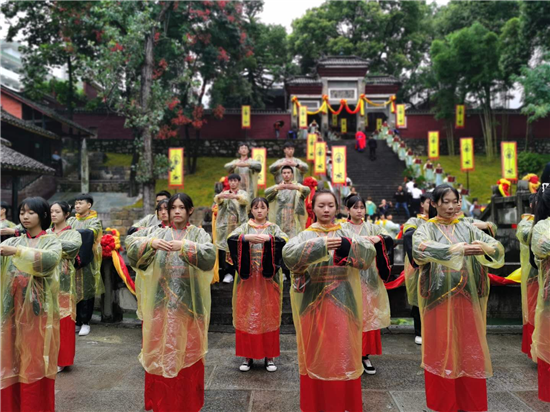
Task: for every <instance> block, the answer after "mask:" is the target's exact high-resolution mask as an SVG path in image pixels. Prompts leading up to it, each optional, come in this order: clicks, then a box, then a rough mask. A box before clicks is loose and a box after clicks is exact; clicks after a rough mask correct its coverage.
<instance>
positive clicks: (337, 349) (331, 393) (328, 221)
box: [283, 190, 376, 412]
mask: <svg viewBox="0 0 550 412" xmlns="http://www.w3.org/2000/svg"><path fill="white" fill-rule="evenodd" d="M312 206H313V211H314V213H315V216H316V219H317V222H316V223H314V224H313V225H311V226H310V227H309V228H308V229H306V230H305V231H303V232H301V233H300V234H299V235H298V236H296V237H294V238H292V239H291V240H290V241H289V242H288V243H287V244H286V246H285V247H284V248H283V258H284V261H285V264H286V266H287V267H288V268H289V269H290V270H291V272H292V284H291V288H290V298H291V302H292V315H293V319H294V326H295V328H296V340H297V344H298V364H299V368H300V408H301V410H302V412H320V411H326V412H328V411H330V412H344V411H348V412H360V411H361V410H362V399H361V375H362V374H363V365H362V363H361V347H362V342H361V338H362V330H363V304H362V296H361V275H360V273H359V271H360V270H367V269H368V268H369V267H370V265H371V263H372V261H373V259H374V257H375V254H376V251H375V248H374V246H373V244H372V242H370V241H368V240H366V239H364V238H362V237H359V236H356V235H355V234H354V233H353V232H351V231H350V230H347V229H345V228H343V227H342V226H341V225H340V224H339V223H334V218H335V216H336V210H337V207H338V200H337V199H336V197H335V196H334V194H333V193H332V192H329V191H326V190H320V191H318V192H317V193H315V196H314V197H313V199H312Z"/></svg>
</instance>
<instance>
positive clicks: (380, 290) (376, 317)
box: [342, 222, 391, 332]
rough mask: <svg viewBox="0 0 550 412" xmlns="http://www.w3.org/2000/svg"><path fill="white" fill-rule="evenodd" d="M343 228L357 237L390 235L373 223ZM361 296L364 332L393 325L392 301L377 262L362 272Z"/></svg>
mask: <svg viewBox="0 0 550 412" xmlns="http://www.w3.org/2000/svg"><path fill="white" fill-rule="evenodd" d="M342 227H343V228H344V229H346V230H349V231H351V232H353V233H355V234H356V235H357V236H361V237H363V236H379V235H387V236H389V235H388V233H387V232H385V230H384V228H382V227H381V226H378V225H374V224H372V223H368V222H363V224H362V225H354V224H353V223H350V222H347V223H343V224H342ZM360 274H361V295H362V297H363V332H369V331H371V330H378V329H382V328H387V327H388V326H390V323H391V311H390V300H389V298H388V291H387V290H386V287H385V286H384V282H383V281H382V278H381V277H380V275H379V274H378V269H377V268H376V261H375V260H373V262H372V263H371V265H370V266H369V268H368V269H367V270H361V271H360Z"/></svg>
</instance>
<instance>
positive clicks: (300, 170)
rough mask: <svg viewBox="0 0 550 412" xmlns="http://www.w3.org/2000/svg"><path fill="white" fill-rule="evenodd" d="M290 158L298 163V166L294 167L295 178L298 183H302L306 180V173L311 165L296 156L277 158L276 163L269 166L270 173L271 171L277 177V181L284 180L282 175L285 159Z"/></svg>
mask: <svg viewBox="0 0 550 412" xmlns="http://www.w3.org/2000/svg"><path fill="white" fill-rule="evenodd" d="M288 160H290V161H291V162H294V163H296V164H297V166H296V167H293V168H292V170H293V172H294V180H296V181H297V182H298V183H302V182H303V181H304V175H305V174H306V173H307V172H308V170H309V166H308V164H307V163H306V162H303V161H301V160H300V159H298V158H296V157H293V158H290V159H287V158H286V157H283V158H282V159H279V160H277V161H276V162H275V163H273V164H272V165H271V166H269V173H271V174H272V175H273V177H274V178H275V183H277V184H279V183H281V182H282V181H283V178H282V176H281V168H282V167H283V166H284V165H285V161H288Z"/></svg>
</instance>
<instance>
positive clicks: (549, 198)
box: [534, 186, 550, 225]
mask: <svg viewBox="0 0 550 412" xmlns="http://www.w3.org/2000/svg"><path fill="white" fill-rule="evenodd" d="M541 189H542V186H541ZM541 189H539V191H538V193H537V197H536V198H535V222H534V224H535V225H536V224H537V223H538V222H540V221H541V220H544V219H547V218H548V217H550V189H546V190H545V191H542V190H541Z"/></svg>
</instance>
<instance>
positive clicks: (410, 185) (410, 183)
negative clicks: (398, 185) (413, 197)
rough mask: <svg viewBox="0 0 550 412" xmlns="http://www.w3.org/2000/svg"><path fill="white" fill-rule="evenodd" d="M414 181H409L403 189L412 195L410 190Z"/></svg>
mask: <svg viewBox="0 0 550 412" xmlns="http://www.w3.org/2000/svg"><path fill="white" fill-rule="evenodd" d="M414 184H415V181H414V179H411V180H409V181H408V182H406V183H405V187H406V188H407V192H408V193H411V194H412V190H413V188H414Z"/></svg>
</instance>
